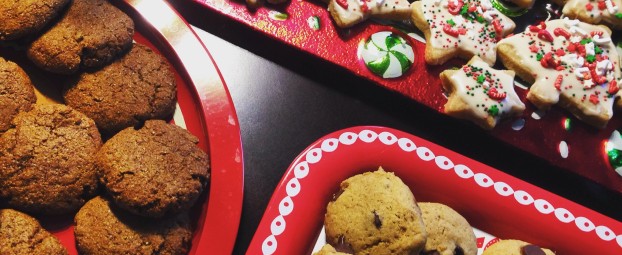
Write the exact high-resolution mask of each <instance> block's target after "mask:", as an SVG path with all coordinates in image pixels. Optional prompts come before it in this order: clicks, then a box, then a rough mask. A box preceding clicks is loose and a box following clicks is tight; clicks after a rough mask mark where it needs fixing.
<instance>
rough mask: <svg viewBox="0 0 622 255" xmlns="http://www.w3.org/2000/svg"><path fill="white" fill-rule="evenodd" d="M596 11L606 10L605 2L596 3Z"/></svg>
mask: <svg viewBox="0 0 622 255" xmlns="http://www.w3.org/2000/svg"><path fill="white" fill-rule="evenodd" d="M598 9H599V10H604V9H607V5H605V1H598Z"/></svg>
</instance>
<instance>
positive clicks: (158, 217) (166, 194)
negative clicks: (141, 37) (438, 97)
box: [0, 0, 210, 255]
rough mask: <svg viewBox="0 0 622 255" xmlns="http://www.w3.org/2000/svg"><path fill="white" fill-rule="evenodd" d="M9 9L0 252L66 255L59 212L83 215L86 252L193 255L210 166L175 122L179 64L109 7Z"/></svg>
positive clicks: (57, 4)
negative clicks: (197, 208) (194, 212)
mask: <svg viewBox="0 0 622 255" xmlns="http://www.w3.org/2000/svg"><path fill="white" fill-rule="evenodd" d="M0 10H1V11H2V13H3V17H2V18H0V19H1V21H0V254H2V255H4V254H11V255H12V254H52V255H54V254H67V250H66V249H65V247H66V246H65V247H64V246H63V245H62V244H61V242H60V241H59V240H58V239H57V238H55V237H54V236H53V235H52V234H51V233H50V232H48V231H47V230H46V229H44V227H47V226H49V224H48V223H46V221H43V222H42V223H43V224H40V223H39V221H38V219H39V220H45V219H47V218H49V217H50V216H54V218H58V217H61V218H64V217H69V218H73V219H74V234H75V239H76V244H75V245H76V248H77V250H78V252H79V253H80V254H186V253H188V251H189V250H190V246H191V243H192V236H193V235H192V233H193V229H192V222H191V220H190V217H189V214H188V211H189V210H190V209H191V208H192V207H193V205H194V204H196V203H197V201H199V200H200V197H201V194H203V192H204V191H205V189H206V186H207V184H208V182H209V179H210V161H209V157H208V155H207V154H206V153H205V152H204V151H203V150H201V149H200V148H199V147H198V146H197V144H198V142H199V139H198V138H197V137H195V136H193V135H192V134H190V133H189V132H188V131H186V130H184V129H182V128H180V127H178V126H175V125H172V124H169V123H167V121H168V120H170V119H171V118H172V115H173V113H174V112H175V107H176V105H177V84H176V78H175V73H174V71H173V68H172V67H171V65H170V64H169V63H168V62H167V60H166V59H165V58H163V57H162V56H160V55H159V54H158V53H157V52H155V51H154V50H152V49H151V48H150V47H148V46H145V45H141V44H138V43H135V42H133V39H132V38H133V36H134V22H133V21H132V19H131V18H130V17H129V16H128V15H126V14H125V13H123V12H122V11H120V10H119V9H117V8H116V7H115V6H113V5H111V4H110V3H108V1H105V0H73V1H72V0H42V1H31V0H24V1H3V0H0ZM15 45H19V47H15ZM9 51H10V52H9ZM5 52H8V53H10V54H6V55H5V54H4V53H5ZM33 70H34V71H33ZM31 71H33V72H32V73H31ZM33 73H34V74H33ZM40 73H43V74H46V73H49V74H50V76H53V77H60V78H59V79H49V81H47V80H46V79H31V76H32V75H40ZM32 77H34V76H32ZM37 77H38V76H37ZM33 81H34V82H33ZM48 91H53V92H52V93H50V94H49V95H48V94H47V93H48ZM54 93H56V94H54ZM65 245H67V244H65Z"/></svg>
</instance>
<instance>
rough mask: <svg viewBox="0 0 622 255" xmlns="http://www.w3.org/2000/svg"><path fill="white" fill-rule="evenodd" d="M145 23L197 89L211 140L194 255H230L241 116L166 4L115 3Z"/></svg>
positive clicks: (238, 190) (238, 208)
mask: <svg viewBox="0 0 622 255" xmlns="http://www.w3.org/2000/svg"><path fill="white" fill-rule="evenodd" d="M113 2H114V3H115V4H116V5H117V6H118V7H120V8H121V9H124V10H126V11H129V12H133V13H135V14H137V15H138V16H140V18H142V19H144V20H145V23H146V25H147V26H148V29H149V30H151V32H153V34H152V35H153V36H155V37H156V38H157V40H158V41H159V43H160V45H163V46H164V49H162V51H163V52H166V54H167V56H172V57H173V59H169V60H170V61H173V62H177V63H174V64H176V66H178V67H179V66H180V67H182V68H179V69H178V71H179V74H180V75H181V76H182V77H183V78H184V80H186V82H187V83H188V84H189V85H190V86H191V87H194V89H195V91H193V93H194V94H195V96H196V97H197V98H198V99H199V100H200V102H201V109H199V112H200V114H201V115H202V117H203V119H204V120H205V122H204V123H203V125H204V126H203V128H204V129H205V131H206V133H207V134H208V140H209V151H210V161H211V162H210V164H211V172H212V173H211V174H212V175H211V183H210V191H209V198H208V205H207V213H206V216H205V219H204V222H203V226H205V227H203V228H200V229H201V232H200V233H195V235H194V236H195V239H194V240H193V244H194V245H193V247H192V252H191V253H192V254H231V253H232V251H233V247H234V245H235V240H236V237H237V233H238V228H239V224H240V217H241V213H242V200H243V192H244V167H243V162H244V161H243V157H242V141H241V136H240V128H239V123H238V118H237V114H236V112H235V108H234V105H233V101H232V100H231V96H230V95H229V91H228V89H227V86H226V84H225V82H224V79H223V77H222V75H221V73H220V71H219V70H218V67H217V66H216V63H215V61H214V60H213V58H212V56H211V54H210V53H209V51H208V49H207V48H206V47H205V45H204V44H203V43H202V41H201V40H200V39H199V37H198V36H197V35H196V33H195V32H194V30H193V29H192V28H191V27H190V25H189V24H188V23H187V22H186V21H185V20H184V19H183V18H182V17H181V16H180V15H179V14H178V13H177V12H176V11H175V10H174V9H173V8H172V7H171V6H170V5H169V4H168V3H167V2H166V1H164V0H114V1H113Z"/></svg>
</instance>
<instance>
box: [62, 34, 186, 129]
mask: <svg viewBox="0 0 622 255" xmlns="http://www.w3.org/2000/svg"><path fill="white" fill-rule="evenodd" d="M176 93H177V86H176V84H175V75H174V74H173V72H172V71H171V66H170V65H169V64H168V62H166V60H165V59H164V58H162V57H161V56H160V55H158V54H157V53H155V52H153V50H151V49H150V48H148V47H147V46H144V45H140V44H134V46H133V47H132V49H131V51H130V52H129V53H128V54H126V55H125V56H123V57H122V58H121V59H119V60H118V61H115V62H114V63H112V64H110V65H109V66H106V67H104V68H103V69H101V70H99V71H96V72H92V73H83V74H81V75H80V77H79V79H78V80H77V81H74V82H72V84H70V85H69V86H68V89H67V90H66V91H65V93H64V98H65V103H67V104H68V105H70V106H71V107H73V108H75V109H77V110H79V111H81V112H83V113H84V114H86V115H87V116H89V117H91V118H92V119H93V120H95V123H97V126H98V127H99V129H100V130H101V131H102V132H104V133H106V134H114V133H116V132H118V131H120V130H122V129H124V128H126V127H131V126H135V125H138V124H140V123H142V122H144V121H145V120H148V119H165V118H167V117H169V116H171V115H172V114H173V112H174V111H175V103H176Z"/></svg>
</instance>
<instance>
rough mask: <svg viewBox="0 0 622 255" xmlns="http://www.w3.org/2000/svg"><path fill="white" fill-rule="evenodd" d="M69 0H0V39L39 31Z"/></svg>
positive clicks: (18, 36)
mask: <svg viewBox="0 0 622 255" xmlns="http://www.w3.org/2000/svg"><path fill="white" fill-rule="evenodd" d="M69 2H71V0H20V1H15V0H0V13H2V15H0V41H8V40H15V39H19V38H22V37H25V36H28V35H32V34H35V33H37V32H39V31H40V30H41V29H43V27H45V25H47V24H48V23H49V22H50V21H51V20H52V19H54V18H55V17H56V16H57V15H58V14H59V13H61V11H62V10H63V8H64V7H65V6H66V5H67V4H68V3H69Z"/></svg>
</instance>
